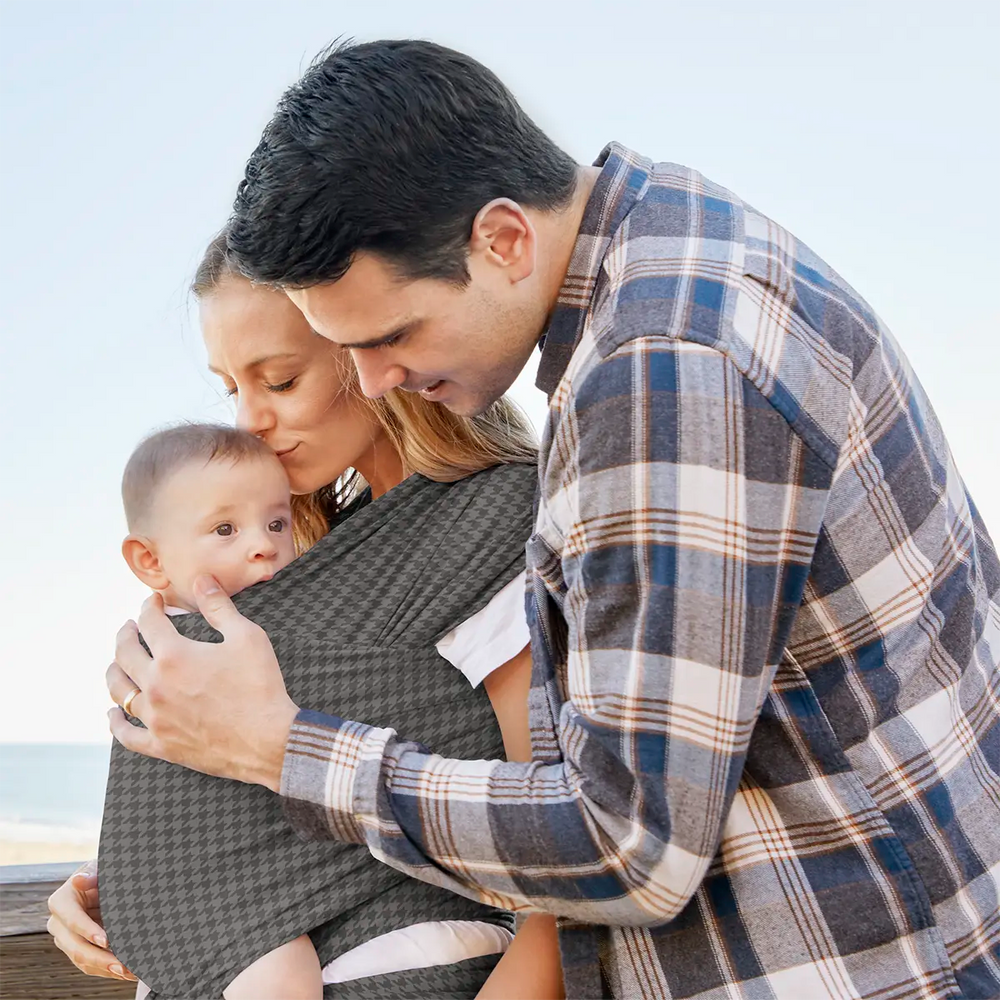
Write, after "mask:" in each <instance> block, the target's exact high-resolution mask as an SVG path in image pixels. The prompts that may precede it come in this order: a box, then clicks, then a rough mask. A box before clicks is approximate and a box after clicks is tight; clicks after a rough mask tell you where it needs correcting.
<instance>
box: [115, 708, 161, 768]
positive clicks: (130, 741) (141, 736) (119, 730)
mask: <svg viewBox="0 0 1000 1000" xmlns="http://www.w3.org/2000/svg"><path fill="white" fill-rule="evenodd" d="M108 728H110V730H111V735H112V736H114V738H115V739H116V740H118V742H119V743H121V745H122V746H123V747H125V749H126V750H131V751H133V752H134V753H141V754H143V755H144V756H146V757H157V756H159V754H157V752H156V745H155V741H154V738H153V736H152V734H151V733H150V732H149V730H148V729H140V728H139V727H138V726H133V725H132V723H131V722H129V721H128V719H126V718H125V713H124V712H123V711H122V710H121V709H120V708H118V707H117V706H115V707H114V708H109V709H108Z"/></svg>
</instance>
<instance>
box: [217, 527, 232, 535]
mask: <svg viewBox="0 0 1000 1000" xmlns="http://www.w3.org/2000/svg"><path fill="white" fill-rule="evenodd" d="M215 533H216V534H217V535H222V536H223V537H225V536H226V535H231V534H232V533H233V526H232V525H231V524H220V525H219V526H218V527H217V528H216V529H215Z"/></svg>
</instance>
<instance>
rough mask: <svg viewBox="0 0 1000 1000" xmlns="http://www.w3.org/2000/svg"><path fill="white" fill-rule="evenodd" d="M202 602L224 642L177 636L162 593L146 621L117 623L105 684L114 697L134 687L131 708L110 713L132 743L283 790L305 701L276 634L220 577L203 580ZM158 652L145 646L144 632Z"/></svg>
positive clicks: (145, 611) (125, 741)
mask: <svg viewBox="0 0 1000 1000" xmlns="http://www.w3.org/2000/svg"><path fill="white" fill-rule="evenodd" d="M195 596H196V598H197V601H198V609H199V610H200V611H201V613H202V614H203V615H204V616H205V618H206V620H207V621H208V622H209V624H210V625H212V626H213V627H214V628H216V629H217V630H218V631H219V632H221V633H222V635H223V639H224V641H223V642H221V643H210V642H194V641H192V640H191V639H186V638H184V637H183V636H181V635H179V634H178V632H177V630H176V629H175V628H174V626H173V625H172V624H171V622H170V619H169V618H168V617H167V615H166V614H165V613H164V611H163V601H162V599H161V598H160V596H159V595H154V596H152V597H150V598H149V599H148V600H147V601H146V602H145V603H144V604H143V606H142V614H140V616H139V624H138V626H136V623H135V622H131V621H130V622H127V623H126V624H125V625H123V626H122V628H121V630H120V631H119V632H118V639H117V642H116V645H115V662H114V663H112V664H111V666H110V667H108V672H107V684H108V690H109V691H110V692H111V697H112V698H113V699H114V701H115V703H116V705H121V704H122V702H123V701H124V700H125V698H126V696H127V695H128V694H129V692H130V691H131V690H132V689H133V688H139V691H140V693H139V694H137V695H136V696H135V697H134V698H133V699H132V703H131V706H130V710H131V714H132V715H134V716H135V717H136V718H139V719H141V720H142V722H143V724H144V725H145V727H146V728H145V729H140V728H138V727H137V726H133V725H132V724H131V723H129V721H128V720H127V719H126V718H125V713H124V712H123V711H122V710H121V708H118V707H116V708H112V709H111V710H110V711H109V712H108V717H109V719H110V722H111V732H112V734H113V735H114V737H115V739H117V740H118V741H119V742H120V743H121V744H122V745H123V746H124V747H126V748H127V749H129V750H134V751H136V752H137V753H141V754H145V755H146V756H147V757H159V758H160V759H161V760H167V761H170V762H171V763H174V764H182V765H183V766H184V767H189V768H192V769H193V770H195V771H202V772H204V773H205V774H214V775H217V776H218V777H222V778H233V779H235V780H237V781H246V782H249V783H253V784H259V785H265V786H266V787H267V788H270V789H271V790H272V791H275V792H276V791H278V788H279V785H280V782H281V766H282V761H283V759H284V753H285V741H286V739H287V738H288V730H289V729H290V728H291V725H292V722H293V721H294V719H295V716H296V714H297V712H298V708H297V707H296V705H295V704H294V702H293V701H292V700H291V698H289V697H288V692H287V691H286V690H285V681H284V678H283V677H282V676H281V671H280V670H279V669H278V661H277V659H276V658H275V655H274V650H273V649H272V648H271V642H270V640H269V639H268V637H267V635H266V633H265V632H264V630H263V629H261V628H259V627H258V626H257V625H255V624H254V623H253V622H251V621H249V620H248V619H246V618H244V617H243V616H242V615H241V614H240V613H239V612H238V611H237V610H236V607H235V605H234V604H233V602H232V601H231V600H230V599H229V598H228V597H227V596H226V595H225V593H224V592H223V591H222V590H221V589H220V588H219V585H218V583H217V582H216V581H215V580H214V579H213V578H212V577H201V578H199V579H198V581H197V582H196V583H195ZM140 632H141V633H142V637H143V639H144V640H145V642H146V645H147V646H149V648H150V650H151V651H152V656H150V655H149V653H147V652H146V650H144V649H143V648H142V645H141V644H140V642H139V633H140Z"/></svg>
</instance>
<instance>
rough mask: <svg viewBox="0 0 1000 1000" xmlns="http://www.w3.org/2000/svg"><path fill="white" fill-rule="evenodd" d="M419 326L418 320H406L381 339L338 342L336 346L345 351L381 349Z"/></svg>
mask: <svg viewBox="0 0 1000 1000" xmlns="http://www.w3.org/2000/svg"><path fill="white" fill-rule="evenodd" d="M419 325H420V320H418V319H408V320H406V322H405V323H401V324H400V325H399V326H396V327H394V328H393V329H392V330H390V331H389V332H388V333H386V334H383V335H382V336H381V337H375V338H373V339H372V340H358V341H355V342H354V343H353V344H342V343H339V342H338V344H337V346H338V347H342V348H343V349H344V350H345V351H364V350H367V349H369V348H372V347H381V346H382V345H383V344H390V343H392V341H394V340H396V339H397V338H399V337H402V336H403V334H404V333H409V332H410V331H411V330H414V329H415V328H416V327H418V326H419Z"/></svg>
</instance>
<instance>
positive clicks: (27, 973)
mask: <svg viewBox="0 0 1000 1000" xmlns="http://www.w3.org/2000/svg"><path fill="white" fill-rule="evenodd" d="M81 863H82V862H66V863H63V864H49V865H5V866H3V867H0V1000H124V998H126V997H134V996H135V984H134V983H125V982H121V981H118V980H114V979H100V978H98V977H95V976H85V975H84V974H83V973H82V972H80V971H79V970H78V969H76V968H75V967H74V966H73V965H72V963H71V962H70V961H69V959H68V958H67V957H66V956H65V955H64V954H63V953H62V952H61V951H60V950H59V949H58V948H57V947H56V946H55V945H54V944H53V943H52V938H51V937H49V935H48V934H47V933H46V931H45V923H46V921H47V920H48V918H49V911H48V908H47V906H46V900H47V899H48V898H49V896H50V895H51V894H52V892H53V891H54V890H55V889H57V888H58V887H59V886H60V885H62V884H63V882H65V881H66V879H68V878H69V877H70V875H72V874H73V872H75V871H76V870H77V868H79V867H80V864H81Z"/></svg>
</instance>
